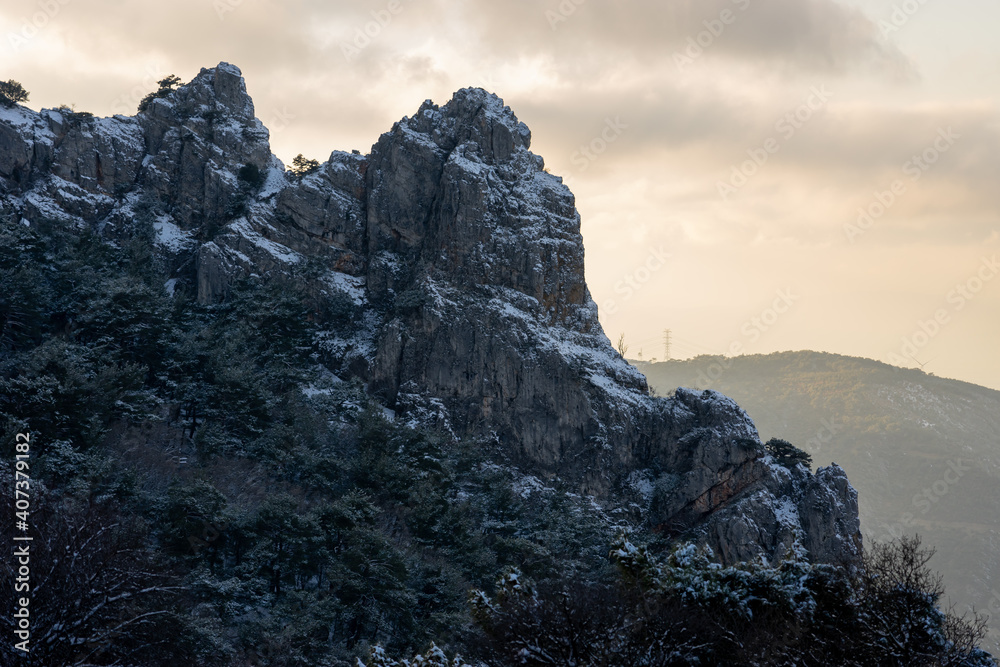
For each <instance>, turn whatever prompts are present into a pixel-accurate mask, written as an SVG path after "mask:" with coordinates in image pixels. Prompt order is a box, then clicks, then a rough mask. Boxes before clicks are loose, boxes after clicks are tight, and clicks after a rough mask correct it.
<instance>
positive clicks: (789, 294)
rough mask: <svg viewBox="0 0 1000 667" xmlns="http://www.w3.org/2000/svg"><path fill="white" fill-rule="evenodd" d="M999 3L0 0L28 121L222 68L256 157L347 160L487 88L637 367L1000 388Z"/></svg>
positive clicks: (100, 109)
mask: <svg viewBox="0 0 1000 667" xmlns="http://www.w3.org/2000/svg"><path fill="white" fill-rule="evenodd" d="M997 19H1000V6H997V5H996V4H993V3H986V2H982V1H975V0H959V1H958V2H953V3H949V4H943V3H931V2H927V1H926V0H923V1H920V0H905V1H899V0H896V1H895V2H894V1H881V0H870V1H865V2H855V3H837V2H832V1H831V0H807V1H804V0H710V1H707V2H700V3H691V2H684V1H681V0H671V1H668V2H662V3H653V2H629V3H620V4H617V5H616V6H615V7H608V6H605V5H602V4H599V3H596V2H586V1H585V0H563V2H561V3H560V2H554V1H553V2H546V3H542V4H536V3H531V2H527V0H515V1H514V2H510V3H505V4H503V5H502V6H500V5H496V4H489V3H483V2H476V3H465V4H463V5H462V6H461V7H453V6H451V5H449V4H448V3H443V2H431V3H424V4H422V5H420V6H417V5H413V6H411V4H410V2H408V1H405V0H391V1H386V2H375V3H371V4H367V5H363V6H362V5H360V4H359V3H347V2H332V3H318V2H305V1H303V2H293V3H284V4H279V3H277V2H273V1H269V0H259V1H253V0H215V1H214V2H212V3H207V2H201V3H197V2H192V1H190V0H184V1H182V2H177V3H173V4H171V5H169V6H167V5H160V4H154V3H132V4H131V5H129V6H125V7H122V6H120V5H119V3H111V2H107V1H106V0H100V1H98V2H95V3H88V4H87V5H83V4H82V3H80V4H75V3H73V2H70V1H69V0H65V1H63V0H52V1H51V2H49V3H38V4H32V5H26V6H22V7H17V8H15V7H11V6H6V7H3V8H0V35H2V36H3V40H2V45H0V52H2V54H3V59H4V62H5V63H6V67H5V69H4V72H2V73H0V78H3V79H8V78H12V79H15V80H17V81H20V82H21V83H22V84H24V86H25V87H26V88H27V89H28V90H29V91H30V93H31V98H30V100H29V102H28V106H30V107H31V108H35V109H38V108H41V107H53V106H57V105H59V104H75V106H76V108H77V109H78V110H86V111H90V112H93V113H95V114H97V115H110V114H113V113H128V114H131V113H134V111H135V107H136V104H137V103H138V101H139V99H141V97H142V96H143V95H144V94H145V93H146V92H149V91H150V90H153V89H155V87H156V81H157V80H158V79H160V78H162V77H164V76H166V75H167V74H176V75H178V76H180V77H181V78H182V79H183V80H184V81H188V80H190V79H191V78H192V77H193V76H195V75H196V74H197V72H198V71H199V69H200V68H202V67H212V66H214V65H215V64H217V63H218V62H220V61H227V62H231V63H233V64H235V65H237V66H239V67H240V68H241V69H242V71H243V75H244V77H245V79H246V82H247V89H248V91H249V93H250V95H251V96H252V97H253V99H254V102H255V106H256V112H257V116H258V117H259V118H260V119H261V120H262V121H263V122H264V124H265V125H267V127H268V128H269V129H270V131H271V146H272V150H273V151H274V152H275V154H277V155H278V156H279V157H280V158H281V159H282V160H283V161H284V162H285V163H286V164H289V163H290V162H291V159H292V157H293V156H295V155H296V154H298V153H304V154H305V155H306V156H307V157H312V158H316V159H320V160H324V159H326V157H327V156H328V155H329V153H330V152H331V151H333V150H351V149H359V150H361V151H362V152H367V151H368V149H369V148H370V146H371V145H372V144H373V143H374V142H375V140H376V139H377V138H378V136H379V134H380V133H382V132H385V131H388V130H389V129H390V127H391V126H392V124H393V122H395V121H396V120H399V119H400V118H401V117H403V116H405V115H411V114H413V113H414V112H415V111H416V110H417V108H418V107H419V105H420V103H421V102H422V101H423V100H424V99H427V98H430V99H433V100H434V101H435V102H437V103H444V102H446V101H447V100H448V99H450V97H451V94H452V93H453V92H454V91H455V90H457V89H459V88H462V87H465V86H481V87H484V88H487V89H489V90H491V91H493V92H496V93H497V94H498V95H500V96H501V97H503V98H504V100H505V102H506V103H507V104H508V105H510V106H511V108H512V109H513V110H514V112H515V113H516V114H517V115H518V117H519V118H520V119H521V120H522V121H524V122H525V123H526V124H527V125H528V126H529V127H530V128H531V130H532V133H533V143H532V150H533V151H534V152H536V153H538V154H540V155H542V156H543V157H544V158H545V160H546V164H547V166H548V167H549V168H550V170H551V171H552V172H553V173H555V174H558V175H561V176H563V177H564V178H565V182H566V183H567V185H568V186H569V187H570V188H571V189H572V190H573V192H574V193H575V195H576V198H577V207H578V208H579V210H580V214H581V217H582V228H583V234H584V241H585V244H586V248H587V278H588V283H589V286H590V289H591V292H592V294H593V297H594V299H595V301H596V302H597V303H598V305H599V307H600V313H601V321H602V324H603V325H604V327H605V330H606V331H607V333H608V336H609V338H611V339H612V340H613V341H614V340H617V338H618V336H619V334H620V333H624V334H625V337H626V341H627V342H628V344H629V346H630V356H632V355H635V354H637V353H638V352H639V351H640V350H641V351H642V353H643V358H644V359H646V360H649V359H651V358H657V359H662V357H663V344H662V339H663V334H662V332H663V330H664V329H667V328H669V329H671V331H672V349H671V352H672V355H673V356H674V357H680V358H683V357H690V356H694V355H697V354H699V353H714V354H721V353H729V354H733V353H735V354H738V353H741V352H742V353H748V354H750V353H769V352H775V351H784V350H817V351H826V352H833V353H837V354H845V355H850V356H859V357H867V358H872V359H877V360H880V361H885V362H889V363H897V364H898V365H911V366H914V367H916V366H917V364H918V363H920V364H924V370H925V371H927V372H931V373H934V374H936V375H938V376H942V377H950V378H955V379H959V380H964V381H967V382H973V383H976V384H980V385H984V386H987V387H991V388H993V389H1000V355H997V354H995V353H994V352H992V351H991V350H992V344H993V343H994V342H995V340H996V333H997V329H998V326H997V325H998V324H1000V318H998V315H997V313H998V312H1000V280H994V278H995V277H996V274H997V273H998V271H1000V265H998V263H997V259H998V257H1000V189H998V188H996V185H995V184H996V182H997V178H998V176H1000V113H998V111H1000V86H998V85H997V84H998V83H1000V81H998V80H1000V68H998V67H997V65H998V64H1000V44H997V43H996V41H995V39H994V38H993V35H992V31H991V29H990V27H991V26H995V25H997V24H998V21H997Z"/></svg>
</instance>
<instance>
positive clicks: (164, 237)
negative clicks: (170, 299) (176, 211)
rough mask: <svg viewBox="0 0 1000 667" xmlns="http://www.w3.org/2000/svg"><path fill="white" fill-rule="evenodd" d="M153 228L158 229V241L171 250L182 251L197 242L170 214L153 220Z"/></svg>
mask: <svg viewBox="0 0 1000 667" xmlns="http://www.w3.org/2000/svg"><path fill="white" fill-rule="evenodd" d="M153 229H154V230H156V243H157V244H158V245H161V246H163V247H164V248H166V249H167V250H169V251H170V252H180V251H182V250H184V249H185V248H189V247H191V246H192V245H193V244H194V243H195V240H194V239H193V238H191V235H190V234H189V233H188V232H185V231H184V230H183V229H181V228H180V227H178V226H177V225H175V224H174V221H173V219H172V218H171V217H170V216H169V215H160V216H158V217H157V218H156V221H155V222H153ZM168 282H170V281H168ZM172 294H173V291H171V295H172Z"/></svg>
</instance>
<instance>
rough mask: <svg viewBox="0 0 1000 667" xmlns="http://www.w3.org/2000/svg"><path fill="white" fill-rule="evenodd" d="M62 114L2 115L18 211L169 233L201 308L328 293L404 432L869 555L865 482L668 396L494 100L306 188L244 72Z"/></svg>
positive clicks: (423, 111)
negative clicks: (767, 447) (610, 314)
mask: <svg viewBox="0 0 1000 667" xmlns="http://www.w3.org/2000/svg"><path fill="white" fill-rule="evenodd" d="M46 118H47V117H46V116H45V114H44V112H43V114H35V113H34V112H31V111H29V110H23V109H19V110H17V111H16V114H15V113H14V112H4V114H3V115H2V116H0V177H2V178H3V179H4V180H3V181H2V185H3V192H4V199H3V203H2V204H0V206H2V208H0V216H2V217H3V218H4V219H10V220H15V221H17V220H23V221H24V222H25V223H26V224H28V225H34V224H41V223H43V222H44V223H52V222H56V223H58V224H64V225H67V226H73V225H76V226H87V227H90V228H92V229H94V230H97V231H99V232H100V233H102V234H104V235H105V236H106V237H109V238H115V237H117V236H122V235H128V234H134V233H139V231H140V230H141V228H142V226H143V225H148V226H151V227H152V228H153V230H154V233H155V234H156V238H157V245H158V251H159V253H160V255H161V259H162V264H163V266H164V267H165V271H166V274H165V275H164V276H163V278H164V286H165V289H167V290H168V291H169V292H170V293H171V294H174V293H176V292H178V291H180V292H187V293H188V294H190V295H192V296H196V297H197V298H198V300H199V301H201V302H203V303H212V302H215V301H219V300H222V299H225V298H226V295H227V291H228V290H229V286H230V285H231V284H233V282H235V281H236V280H238V279H241V278H249V277H256V278H258V279H263V280H275V281H290V280H298V281H306V282H307V283H308V289H309V290H310V291H311V292H312V293H314V294H315V301H316V303H317V304H318V305H317V306H316V312H315V313H314V317H315V318H316V320H317V322H319V323H320V324H321V328H322V331H321V332H320V334H319V335H318V337H317V339H316V341H315V346H316V350H317V355H318V358H319V359H320V360H321V362H322V364H323V366H324V367H325V368H326V370H327V371H328V372H330V373H333V374H336V375H337V377H340V378H342V379H346V378H350V377H354V378H357V379H359V380H361V381H362V382H364V383H365V385H366V386H367V388H368V390H369V392H370V393H371V394H372V395H373V396H375V397H377V398H378V399H379V400H380V401H381V402H382V403H383V404H384V405H385V407H386V409H387V410H390V411H392V412H393V413H394V414H395V415H396V418H398V419H405V420H408V421H414V422H419V423H424V424H429V425H432V426H435V427H437V428H439V429H440V430H441V431H442V432H444V433H449V434H451V435H453V436H455V437H467V438H476V439H478V440H480V441H481V442H483V443H484V446H489V447H491V448H495V450H496V451H497V456H498V461H500V462H502V463H503V464H504V465H508V466H513V467H515V468H517V469H518V470H520V471H521V474H523V475H525V476H526V477H530V478H533V479H535V480H536V481H537V482H538V483H540V484H558V485H563V486H565V487H567V488H569V489H572V490H574V491H575V492H578V493H583V494H588V495H591V496H593V498H594V499H595V502H600V503H603V504H604V506H606V507H607V509H608V511H609V512H619V513H625V514H630V515H635V516H637V517H639V518H641V519H642V520H643V521H645V522H647V524H648V525H650V526H654V527H656V528H657V529H658V530H661V531H664V532H666V533H668V534H670V535H688V536H690V537H692V538H693V539H697V540H700V541H702V542H703V543H705V544H708V545H710V546H712V547H713V549H714V550H715V551H716V553H717V554H719V555H720V557H722V558H723V559H727V560H733V559H741V558H750V557H753V556H755V555H764V556H766V557H767V558H772V559H776V558H780V557H781V556H783V555H784V553H786V552H787V550H788V549H790V548H793V547H795V548H801V549H803V550H805V551H806V552H808V553H809V554H811V555H812V556H813V557H814V558H817V559H820V560H833V559H840V558H849V557H852V555H856V554H857V550H858V546H859V539H860V538H859V532H858V516H857V496H856V494H855V493H854V491H853V489H852V488H851V487H850V485H849V484H847V482H846V477H844V475H843V471H841V470H839V468H835V467H832V468H827V469H823V470H821V471H820V472H819V473H817V474H816V475H813V474H812V473H810V472H809V471H807V470H805V469H804V468H798V469H795V470H791V471H789V470H786V469H785V468H782V467H780V466H777V465H775V464H774V463H773V462H772V461H771V460H770V458H769V457H768V456H767V455H766V452H765V451H764V449H763V446H762V445H761V442H760V439H759V437H758V435H757V432H756V429H755V428H754V426H753V423H752V422H751V421H750V420H749V418H747V416H746V414H745V413H744V412H743V411H742V410H740V409H739V407H738V406H736V404H735V403H733V402H732V401H731V400H729V399H726V398H725V397H723V396H721V395H719V394H716V393H714V392H695V391H688V390H678V391H677V393H676V395H675V396H672V397H669V398H657V397H653V396H650V395H649V392H648V390H647V384H646V379H645V377H644V376H643V375H642V374H641V373H639V372H638V371H637V370H636V369H635V368H634V367H632V366H631V365H629V364H628V363H627V362H626V361H625V360H624V359H622V357H621V356H620V355H619V354H618V353H617V352H616V351H615V350H614V348H613V347H612V345H611V343H610V341H609V340H608V338H607V336H605V334H604V331H603V330H602V328H601V325H600V322H599V321H598V317H597V315H598V314H597V306H596V305H595V303H594V302H593V300H592V299H591V296H590V293H589V291H588V289H587V285H586V281H585V279H584V246H583V237H582V235H581V234H580V216H579V214H578V212H577V211H576V208H575V199H574V197H573V194H572V193H571V192H570V191H569V189H568V188H567V187H566V186H565V185H564V184H563V182H562V179H560V178H559V177H557V176H554V175H552V174H549V173H547V172H546V171H545V170H544V162H543V160H542V158H541V157H539V156H537V155H535V154H533V153H531V151H530V150H529V148H530V142H531V133H530V131H529V130H528V128H527V127H526V126H525V125H524V124H523V123H521V122H520V121H518V119H517V118H516V116H515V115H514V113H513V112H512V111H511V110H510V109H509V108H508V107H507V106H505V105H504V103H503V101H502V100H501V99H500V98H499V97H497V96H496V95H493V94H491V93H488V92H486V91H484V90H482V89H477V88H468V89H464V90H460V91H458V92H457V93H455V95H454V96H453V98H452V99H451V100H450V101H449V102H448V103H447V104H445V105H443V106H440V107H438V106H436V105H434V104H433V103H432V102H429V101H428V102H424V103H423V104H422V105H421V106H420V108H419V109H418V110H417V112H416V114H415V115H414V116H412V117H408V118H404V119H402V120H400V121H399V122H397V123H396V124H394V125H393V127H392V129H391V130H390V131H389V132H387V133H385V134H383V135H382V136H381V137H380V138H379V139H378V141H377V142H376V143H375V145H374V146H373V147H372V150H371V152H370V153H369V154H368V155H354V154H350V153H344V152H339V151H335V152H334V153H332V154H331V156H330V158H329V159H328V160H327V161H326V162H324V163H323V164H322V165H320V166H319V168H318V169H316V170H315V171H314V172H312V173H310V174H308V175H299V176H295V175H292V174H289V173H288V172H285V170H284V169H283V167H282V165H281V162H280V161H279V160H278V159H277V158H276V157H274V156H273V155H272V154H271V153H270V148H269V145H268V133H267V130H266V128H264V126H263V125H262V124H261V123H260V121H259V120H258V119H256V118H255V117H254V111H253V103H252V101H251V100H250V98H249V96H248V95H247V93H246V88H245V84H244V82H243V79H242V77H241V74H240V71H239V69H237V68H236V67H234V66H232V65H228V64H226V63H220V64H219V65H218V66H217V67H215V68H212V69H207V70H202V71H201V73H199V74H198V76H196V77H195V78H194V79H193V80H192V81H191V82H190V83H188V84H186V85H184V86H181V87H179V88H178V89H177V90H175V91H173V92H171V93H170V94H169V95H166V96H164V97H163V98H160V99H156V100H154V101H153V102H152V103H151V104H150V105H149V107H148V108H147V110H146V111H144V112H142V113H139V114H138V115H137V116H136V117H131V118H129V117H124V116H116V117H114V118H102V119H81V120H80V122H79V123H78V124H77V125H76V126H74V127H73V128H69V124H67V125H66V126H65V127H66V128H69V129H58V132H57V131H56V130H53V129H52V128H53V125H52V123H51V121H50V120H46ZM251 167H252V168H251ZM303 267H305V270H304V269H303ZM824 470H825V472H824ZM796 545H797V546H796Z"/></svg>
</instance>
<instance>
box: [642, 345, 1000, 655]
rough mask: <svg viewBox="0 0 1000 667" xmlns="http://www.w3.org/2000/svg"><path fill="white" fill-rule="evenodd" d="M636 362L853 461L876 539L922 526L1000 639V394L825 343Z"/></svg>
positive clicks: (767, 432) (782, 433)
mask: <svg viewBox="0 0 1000 667" xmlns="http://www.w3.org/2000/svg"><path fill="white" fill-rule="evenodd" d="M635 363H636V364H637V366H638V367H639V368H640V369H641V370H642V371H643V372H644V373H645V374H646V376H647V378H648V379H649V382H650V384H651V385H652V386H654V387H655V388H656V389H657V390H658V391H660V392H663V393H667V392H669V391H670V390H671V389H673V388H675V387H678V386H684V387H699V388H711V389H716V390H718V391H721V392H722V393H724V394H726V395H727V396H731V397H732V398H734V399H736V401H737V402H739V404H740V405H741V406H742V407H743V408H744V409H746V410H747V412H748V413H749V415H750V416H751V417H752V418H753V420H754V422H755V423H756V424H757V428H758V429H760V434H761V437H762V438H763V439H767V438H771V437H780V438H784V439H787V440H789V441H791V442H792V443H793V444H795V445H797V446H798V447H800V448H802V449H803V450H805V451H806V452H808V453H809V454H810V455H811V456H812V458H813V460H814V461H815V463H816V464H818V465H825V464H827V463H829V462H830V461H836V462H837V463H838V464H839V465H841V466H843V468H844V469H845V470H846V471H847V473H848V476H849V477H850V480H851V483H852V484H853V485H854V486H855V487H856V488H857V489H858V496H859V506H860V509H861V527H862V531H863V532H864V535H865V539H866V541H868V542H870V541H872V540H883V541H884V540H888V539H892V538H893V537H899V536H901V535H913V534H916V533H919V534H920V535H921V536H922V537H923V540H924V543H925V544H927V545H929V546H932V547H934V548H935V549H936V550H937V554H936V556H935V558H934V559H933V560H932V561H931V562H932V564H933V565H934V566H935V567H936V568H937V569H939V570H941V571H942V573H943V574H944V578H945V582H946V583H947V585H948V594H949V597H950V598H951V600H952V601H954V602H955V603H956V604H957V605H958V607H959V608H966V607H967V606H969V605H972V606H975V607H976V608H977V609H979V610H981V611H983V612H986V613H987V614H988V615H990V616H991V617H992V620H991V634H990V641H989V644H990V646H991V647H994V649H996V648H1000V585H998V582H1000V556H998V554H1000V483H998V480H1000V392H998V391H995V390H993V389H989V388H986V387H980V386H977V385H973V384H969V383H966V382H960V381H958V380H950V379H947V378H941V377H936V376H934V375H931V374H927V373H924V372H922V371H920V370H916V369H903V368H896V367H893V366H889V365H887V364H884V363H880V362H877V361H872V360H870V359H859V358H853V357H845V356H840V355H833V354H825V353H818V352H782V353H776V354H769V355H750V356H745V357H736V358H731V359H726V358H722V357H710V356H705V357H698V358H696V359H691V360H687V361H671V362H666V363H662V362H661V363H644V362H635Z"/></svg>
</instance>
